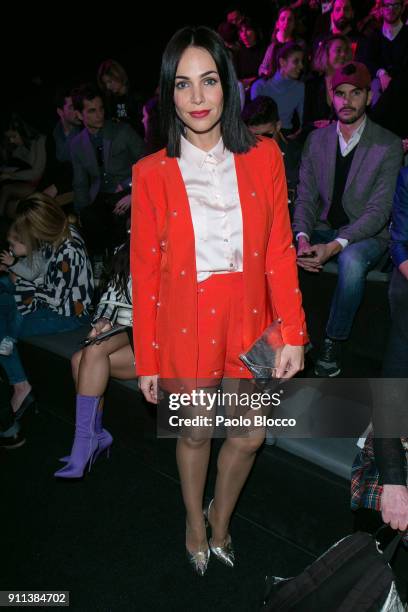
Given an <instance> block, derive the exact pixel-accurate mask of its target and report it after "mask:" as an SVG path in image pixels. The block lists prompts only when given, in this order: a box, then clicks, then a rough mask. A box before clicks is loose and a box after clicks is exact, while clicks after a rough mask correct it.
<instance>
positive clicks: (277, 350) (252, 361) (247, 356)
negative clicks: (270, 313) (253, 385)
mask: <svg viewBox="0 0 408 612" xmlns="http://www.w3.org/2000/svg"><path fill="white" fill-rule="evenodd" d="M283 347H284V342H283V338H282V333H281V325H280V321H279V320H276V321H274V322H273V323H272V324H271V325H270V326H269V327H267V328H266V329H265V331H264V332H263V333H262V335H261V336H260V337H259V338H257V339H256V340H255V342H254V343H253V344H252V345H251V347H250V348H249V349H248V350H247V351H246V353H242V354H241V355H240V356H239V357H240V359H241V361H243V363H244V364H245V365H246V366H247V368H249V370H250V371H251V372H252V374H253V375H254V378H256V379H263V380H270V379H271V378H274V377H275V376H274V374H275V370H276V366H277V364H278V363H279V361H280V355H281V352H282V349H283Z"/></svg>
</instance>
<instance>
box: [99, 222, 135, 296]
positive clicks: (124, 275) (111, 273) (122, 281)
mask: <svg viewBox="0 0 408 612" xmlns="http://www.w3.org/2000/svg"><path fill="white" fill-rule="evenodd" d="M129 275H130V232H129V233H128V234H127V238H126V240H125V242H124V243H123V244H122V245H121V246H120V247H119V248H118V249H117V251H116V252H115V254H114V256H113V257H112V259H111V261H110V263H109V265H108V266H107V270H106V273H105V274H104V281H105V282H104V289H106V287H107V286H108V284H112V285H113V287H114V288H115V290H116V291H118V292H120V293H122V295H124V296H125V297H126V299H127V301H128V302H129V303H131V302H132V296H131V295H129V290H128V282H129Z"/></svg>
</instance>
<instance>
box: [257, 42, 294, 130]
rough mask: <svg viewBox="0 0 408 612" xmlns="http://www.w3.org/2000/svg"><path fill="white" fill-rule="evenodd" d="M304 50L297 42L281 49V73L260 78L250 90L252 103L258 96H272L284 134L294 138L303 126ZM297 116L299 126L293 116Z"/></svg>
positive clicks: (279, 63) (279, 59) (279, 62)
mask: <svg viewBox="0 0 408 612" xmlns="http://www.w3.org/2000/svg"><path fill="white" fill-rule="evenodd" d="M303 56H304V51H303V49H302V47H300V46H299V45H297V44H296V43H287V44H286V45H284V46H283V47H282V49H280V50H279V53H278V65H279V70H278V71H277V72H276V73H275V75H274V76H273V77H272V78H270V79H267V80H266V81H265V80H264V79H258V80H257V81H256V82H255V83H254V84H253V85H252V88H251V100H254V99H255V98H257V97H258V96H270V97H271V98H273V99H274V100H275V102H276V103H277V105H278V109H279V117H280V121H281V123H282V132H283V134H284V135H285V136H287V135H292V136H293V135H295V134H296V133H297V132H298V127H301V126H302V124H303V104H304V97H305V84H304V83H303V82H302V81H300V80H299V79H300V75H301V74H302V70H303ZM295 113H296V114H297V119H298V122H297V126H296V124H295V119H294V115H295Z"/></svg>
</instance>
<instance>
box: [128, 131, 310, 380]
mask: <svg viewBox="0 0 408 612" xmlns="http://www.w3.org/2000/svg"><path fill="white" fill-rule="evenodd" d="M234 158H235V167H236V173H237V180H238V190H239V196H240V201H241V208H242V220H243V244H244V254H243V256H244V260H243V278H244V301H243V303H242V308H243V321H244V324H243V334H244V338H243V345H244V346H248V348H249V346H250V345H251V344H252V342H253V341H254V340H255V339H256V338H257V337H258V336H259V335H260V334H261V333H262V332H263V330H264V329H265V328H266V327H267V326H268V325H270V323H271V322H272V321H273V320H274V319H275V318H279V319H281V321H282V324H281V328H282V336H283V340H284V342H285V343H286V344H292V345H302V344H306V343H307V342H308V338H307V333H306V327H305V316H304V312H303V309H302V301H301V294H300V291H299V288H298V277H297V267H296V249H295V248H294V246H293V244H292V231H291V227H290V221H289V213H288V195H287V189H286V180H285V171H284V166H283V161H282V154H281V152H280V149H279V147H278V146H277V145H276V143H274V142H273V141H271V140H270V139H267V138H265V139H261V140H260V141H259V142H258V144H257V146H256V147H253V148H252V149H251V150H250V151H249V152H248V153H245V154H237V155H234ZM132 185H133V188H132V229H131V275H132V290H133V335H134V349H135V362H136V373H137V375H139V376H142V375H153V374H160V376H161V377H162V378H185V377H191V378H194V377H195V376H196V373H197V357H198V343H197V331H196V330H197V323H196V322H197V273H196V260H195V243H194V229H193V223H192V219H191V213H190V206H189V202H188V197H187V193H186V189H185V186H184V182H183V179H182V175H181V172H180V169H179V166H178V163H177V159H176V158H170V157H168V156H167V155H166V151H165V149H162V150H161V151H159V152H158V153H155V154H153V155H150V156H148V157H146V158H144V159H142V160H140V161H139V162H138V163H137V164H135V166H134V167H133V180H132Z"/></svg>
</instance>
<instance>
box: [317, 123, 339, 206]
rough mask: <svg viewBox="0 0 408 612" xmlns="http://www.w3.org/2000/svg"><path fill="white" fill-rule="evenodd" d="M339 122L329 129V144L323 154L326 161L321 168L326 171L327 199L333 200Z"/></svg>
mask: <svg viewBox="0 0 408 612" xmlns="http://www.w3.org/2000/svg"><path fill="white" fill-rule="evenodd" d="M336 125H337V124H334V125H333V126H332V127H331V128H329V130H327V144H326V147H324V148H323V150H322V154H323V155H324V161H323V163H322V167H321V169H320V171H321V172H323V173H324V176H325V180H324V183H323V184H325V186H326V193H325V194H324V195H325V200H326V202H327V201H329V202H330V201H331V198H332V195H333V188H334V174H335V172H336V157H337V142H338V136H337V128H336Z"/></svg>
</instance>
